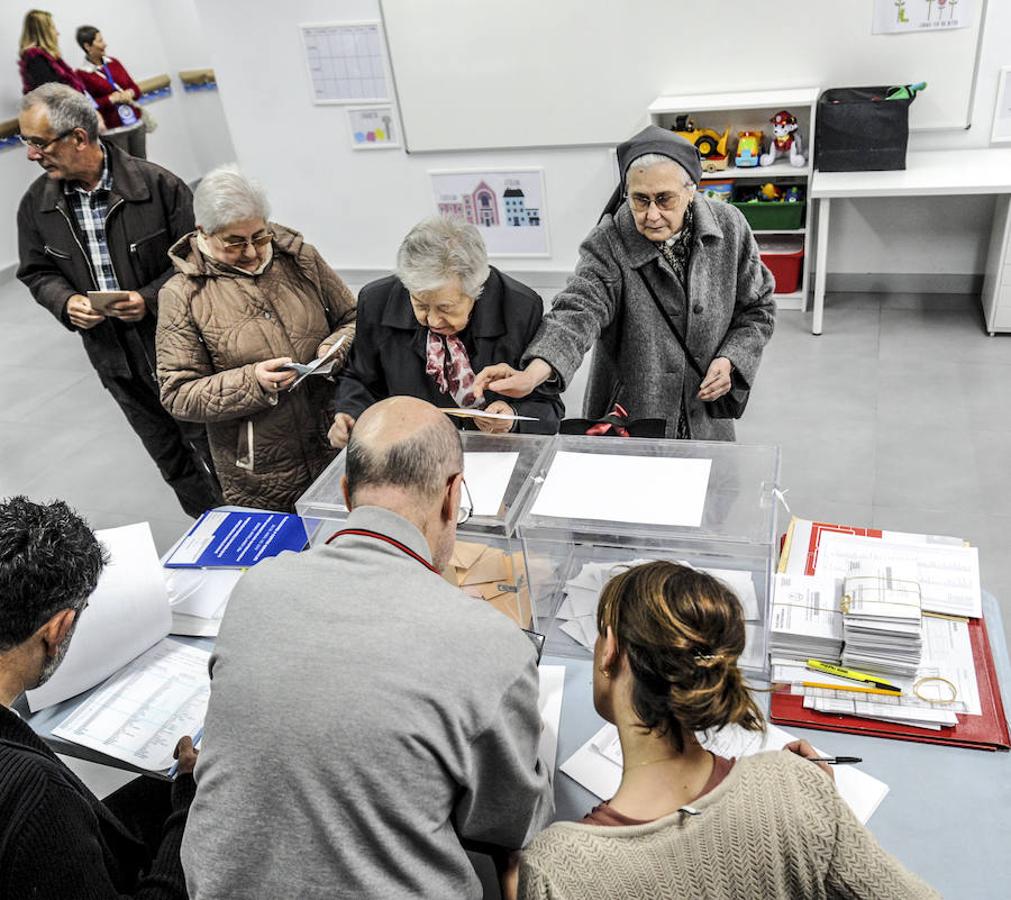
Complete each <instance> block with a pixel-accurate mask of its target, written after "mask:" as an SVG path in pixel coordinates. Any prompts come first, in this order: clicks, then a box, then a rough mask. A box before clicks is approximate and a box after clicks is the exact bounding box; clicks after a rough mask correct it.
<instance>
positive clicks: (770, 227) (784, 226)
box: [732, 200, 807, 231]
mask: <svg viewBox="0 0 1011 900" xmlns="http://www.w3.org/2000/svg"><path fill="white" fill-rule="evenodd" d="M732 203H733V205H734V206H736V207H737V208H738V209H739V210H740V211H741V212H742V213H744V218H745V219H747V220H748V224H749V225H750V226H751V229H752V231H788V230H791V229H794V228H802V227H803V226H804V207H805V206H806V205H807V201H806V200H800V201H798V202H796V203H737V202H735V201H732Z"/></svg>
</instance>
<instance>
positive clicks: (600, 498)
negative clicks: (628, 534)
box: [532, 451, 713, 528]
mask: <svg viewBox="0 0 1011 900" xmlns="http://www.w3.org/2000/svg"><path fill="white" fill-rule="evenodd" d="M712 464H713V461H712V460H711V459H671V458H668V457H662V456H623V455H618V454H598V453H572V452H568V451H562V452H559V453H556V454H555V458H554V460H552V463H551V468H550V470H549V471H548V475H547V478H545V479H544V486H543V487H542V488H541V491H540V493H539V494H538V495H537V500H536V502H535V503H534V507H533V510H532V512H533V514H534V515H535V516H551V517H553V518H560V519H593V520H598V521H605V522H630V523H632V524H642V525H676V526H683V527H688V528H698V527H699V525H701V524H702V510H703V508H704V506H705V502H706V491H707V490H708V488H709V470H710V469H711V468H712Z"/></svg>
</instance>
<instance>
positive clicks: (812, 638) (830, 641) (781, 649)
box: [769, 575, 843, 681]
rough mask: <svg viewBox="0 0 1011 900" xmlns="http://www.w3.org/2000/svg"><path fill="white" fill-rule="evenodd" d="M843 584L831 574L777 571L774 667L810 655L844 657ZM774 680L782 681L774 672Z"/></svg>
mask: <svg viewBox="0 0 1011 900" xmlns="http://www.w3.org/2000/svg"><path fill="white" fill-rule="evenodd" d="M841 595H842V586H841V584H840V582H839V580H838V579H836V578H832V577H831V576H827V577H826V576H815V575H777V576H776V581H775V589H774V593H773V599H772V625H771V630H770V636H769V655H770V656H771V657H772V664H773V666H774V667H780V666H784V667H785V666H801V667H803V666H804V665H805V664H806V662H807V660H809V659H820V660H823V661H824V662H832V663H838V662H839V661H840V659H841V658H842V645H843V613H842V607H841V606H840V600H841ZM773 680H776V681H780V680H783V679H782V678H776V673H775V672H773Z"/></svg>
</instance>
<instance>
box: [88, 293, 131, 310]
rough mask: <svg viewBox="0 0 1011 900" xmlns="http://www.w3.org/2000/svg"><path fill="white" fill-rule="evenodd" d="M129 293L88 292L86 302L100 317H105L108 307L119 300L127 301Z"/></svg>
mask: <svg viewBox="0 0 1011 900" xmlns="http://www.w3.org/2000/svg"><path fill="white" fill-rule="evenodd" d="M129 299H130V292H129V291H88V302H89V303H90V304H91V308H92V309H93V310H94V311H95V312H98V313H102V315H106V314H107V313H108V311H109V307H110V306H112V304H113V303H118V302H119V301H120V300H129Z"/></svg>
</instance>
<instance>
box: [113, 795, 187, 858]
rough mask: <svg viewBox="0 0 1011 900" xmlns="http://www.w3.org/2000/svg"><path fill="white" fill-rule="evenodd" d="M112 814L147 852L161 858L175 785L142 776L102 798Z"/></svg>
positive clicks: (152, 856)
mask: <svg viewBox="0 0 1011 900" xmlns="http://www.w3.org/2000/svg"><path fill="white" fill-rule="evenodd" d="M102 802H103V803H104V804H105V805H106V807H107V808H108V809H109V811H110V812H111V813H112V814H113V815H114V816H115V817H116V818H117V819H119V821H120V822H122V823H123V824H124V825H125V826H126V828H127V830H128V831H129V832H130V833H131V834H132V835H133V836H134V837H135V838H137V840H139V841H141V842H142V843H143V844H144V845H145V846H146V847H147V849H148V852H149V853H150V854H151V858H152V859H153V858H154V857H155V856H157V855H158V848H159V847H160V846H161V842H162V836H163V835H164V832H165V820H166V819H167V818H168V817H169V816H170V815H171V814H172V782H171V781H163V780H162V779H160V778H149V777H147V776H144V775H142V776H141V777H140V778H134V780H133V781H128V782H127V783H126V784H124V785H123V786H122V787H121V788H120V789H119V790H117V791H113V792H112V793H111V794H109V796H108V797H105V798H103V799H102Z"/></svg>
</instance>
